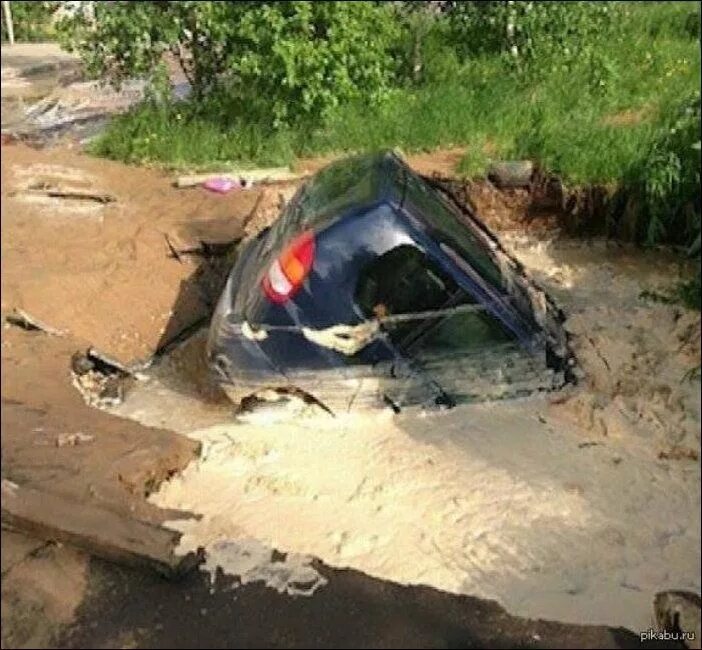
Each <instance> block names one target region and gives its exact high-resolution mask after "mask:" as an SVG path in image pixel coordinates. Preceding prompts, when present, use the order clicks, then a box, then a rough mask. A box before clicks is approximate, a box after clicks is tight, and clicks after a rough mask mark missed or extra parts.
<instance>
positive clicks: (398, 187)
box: [281, 151, 408, 233]
mask: <svg viewBox="0 0 702 650" xmlns="http://www.w3.org/2000/svg"><path fill="white" fill-rule="evenodd" d="M407 171H408V169H407V167H406V166H405V164H404V163H403V162H402V160H401V159H400V158H398V156H397V155H395V154H394V153H393V152H392V151H381V152H378V153H371V154H362V155H356V156H351V157H349V158H344V159H343V160H339V161H336V162H334V163H331V164H330V165H328V166H327V167H325V168H324V169H322V170H321V171H319V172H318V173H317V174H315V175H314V176H313V177H312V178H311V179H310V180H309V181H307V183H305V184H304V185H303V186H302V187H301V188H300V190H299V192H298V193H297V194H296V196H295V197H294V198H293V200H292V201H291V203H290V205H289V206H288V208H287V209H286V210H285V212H284V214H283V215H282V218H281V221H283V222H285V230H286V233H289V232H292V231H295V230H301V229H304V228H313V229H315V230H319V229H321V228H323V227H324V226H325V225H327V223H329V222H330V221H332V220H334V219H336V218H337V217H339V216H340V215H342V214H345V213H348V212H349V211H354V212H364V211H365V210H367V209H368V208H370V207H372V206H374V205H377V204H379V203H384V202H387V203H395V204H398V203H400V202H401V200H402V196H403V193H404V188H405V186H406V174H407Z"/></svg>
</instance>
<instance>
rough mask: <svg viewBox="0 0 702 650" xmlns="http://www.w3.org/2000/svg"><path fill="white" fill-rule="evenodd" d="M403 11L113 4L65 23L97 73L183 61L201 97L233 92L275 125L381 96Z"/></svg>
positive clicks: (118, 76) (123, 73)
mask: <svg viewBox="0 0 702 650" xmlns="http://www.w3.org/2000/svg"><path fill="white" fill-rule="evenodd" d="M395 11H396V9H395V8H394V7H391V6H384V5H378V4H376V3H372V2H182V1H181V2H110V3H99V4H98V5H97V6H96V14H95V21H94V23H91V22H90V21H88V20H86V18H85V16H83V15H81V14H78V15H76V16H74V17H71V18H68V19H65V20H64V21H62V23H61V34H62V37H63V42H64V43H65V45H66V46H67V47H69V48H71V49H73V50H75V51H77V52H78V53H79V54H80V55H81V57H82V58H83V60H84V62H85V64H86V67H87V69H88V71H89V72H90V73H92V74H93V75H95V76H98V77H107V78H108V79H109V80H111V81H112V82H113V83H115V84H120V83H121V82H122V81H124V80H125V79H126V78H128V77H131V76H150V75H153V74H154V72H155V71H156V69H157V68H158V66H159V64H160V63H161V62H162V60H163V57H164V55H166V54H170V55H171V56H173V57H174V58H175V59H176V60H178V62H179V63H180V65H181V67H182V68H183V70H184V72H185V74H186V75H187V77H188V79H189V81H190V83H191V84H192V87H193V92H194V94H195V96H196V97H203V96H204V95H206V94H207V93H208V92H209V91H212V90H213V89H222V88H227V90H228V91H229V92H231V93H233V95H234V96H235V97H237V98H238V99H239V100H240V101H241V102H246V103H248V104H249V105H250V106H251V111H252V113H254V114H263V113H268V114H269V115H270V117H271V118H272V119H273V121H274V123H275V124H277V125H279V124H284V123H290V122H293V121H295V120H297V119H300V118H302V117H305V116H309V115H323V114H324V113H326V112H327V111H329V110H330V109H332V108H333V107H334V106H336V105H338V104H339V103H340V102H345V101H348V100H351V99H355V98H359V97H363V98H365V99H367V100H368V101H369V102H374V101H377V100H379V99H381V98H382V96H383V95H384V94H385V93H386V92H387V91H388V89H389V88H390V86H391V83H392V81H393V79H394V76H395V71H396V64H395V61H394V59H393V56H392V48H393V47H394V45H395V43H396V40H397V38H398V26H397V21H396V20H395Z"/></svg>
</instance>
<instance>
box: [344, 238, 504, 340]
mask: <svg viewBox="0 0 702 650" xmlns="http://www.w3.org/2000/svg"><path fill="white" fill-rule="evenodd" d="M355 298H356V304H357V305H358V306H359V308H360V309H361V311H362V312H363V315H364V316H365V317H366V318H381V319H383V318H387V317H392V316H393V315H398V314H412V313H418V312H424V311H433V310H439V309H450V308H451V307H454V306H458V305H461V306H463V307H462V308H459V309H466V306H467V309H468V310H469V311H459V312H458V313H455V314H451V315H449V316H442V317H432V318H424V319H414V320H409V321H403V322H396V323H393V322H392V318H390V321H388V322H386V323H385V324H384V329H385V331H386V332H387V333H388V335H389V337H390V339H391V341H392V342H393V343H394V344H395V345H397V346H398V347H399V348H400V349H402V350H403V351H405V352H407V353H413V352H419V351H421V352H430V353H432V352H437V353H441V352H450V351H452V350H453V351H455V350H467V349H473V348H479V347H483V346H486V345H487V346H489V345H493V344H497V343H503V342H506V341H509V340H511V337H510V335H508V334H507V333H506V332H505V330H504V329H503V328H502V326H501V325H499V323H497V321H495V320H494V319H493V318H492V317H491V316H489V315H488V314H487V313H485V312H484V311H481V310H480V306H479V305H476V304H475V302H474V301H473V299H472V298H471V297H470V296H469V295H468V294H466V293H465V292H464V291H463V290H462V289H461V288H460V287H459V286H458V285H457V284H456V282H455V280H453V278H451V276H449V275H448V274H446V273H445V272H444V271H443V270H442V269H441V268H440V267H439V266H438V265H437V264H436V263H434V262H433V261H432V260H431V259H429V258H428V257H427V256H426V254H425V253H423V252H422V251H421V250H420V249H418V248H417V247H416V246H412V245H402V246H398V247H396V248H393V249H392V250H390V251H388V252H387V253H385V254H383V255H381V256H379V257H378V258H376V259H375V260H374V261H373V262H372V263H370V264H369V265H368V266H367V267H366V268H364V269H363V270H362V272H361V274H360V277H359V281H358V284H357V287H356V295H355ZM472 307H474V308H475V310H472V309H471V308H472Z"/></svg>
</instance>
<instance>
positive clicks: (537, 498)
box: [117, 235, 700, 630]
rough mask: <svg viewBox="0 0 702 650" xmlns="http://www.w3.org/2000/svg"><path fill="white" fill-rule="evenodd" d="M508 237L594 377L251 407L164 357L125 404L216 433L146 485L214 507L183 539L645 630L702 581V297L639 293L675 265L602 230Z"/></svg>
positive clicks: (299, 585) (188, 428)
mask: <svg viewBox="0 0 702 650" xmlns="http://www.w3.org/2000/svg"><path fill="white" fill-rule="evenodd" d="M503 239H504V241H505V244H506V245H507V246H508V248H510V249H511V250H512V252H514V254H515V255H516V256H517V257H518V258H520V259H521V261H522V262H523V263H524V264H525V266H526V267H527V268H528V269H529V270H531V271H532V273H533V274H534V275H535V276H536V278H537V279H538V280H539V281H540V282H541V283H542V284H543V285H544V286H545V287H546V288H548V289H549V291H550V292H551V293H552V294H553V295H554V296H555V297H556V298H557V300H558V301H559V303H560V304H561V306H562V307H563V308H564V309H565V311H566V313H567V314H568V317H569V318H568V322H567V326H568V328H569V329H570V331H571V332H572V335H573V341H574V346H575V349H576V353H577V354H578V355H579V358H580V361H581V364H582V366H583V369H584V370H585V374H586V379H585V381H583V382H582V383H581V385H580V386H579V387H578V389H577V390H576V391H575V392H574V393H573V394H572V395H569V396H567V399H566V396H562V397H561V398H557V400H556V401H558V402H561V403H557V404H553V403H552V401H553V400H552V399H544V398H538V399H537V398H533V399H527V400H521V401H511V402H502V403H493V404H482V405H472V406H461V407H458V408H456V409H453V410H452V411H450V412H447V413H443V414H432V415H428V414H425V413H422V412H419V411H416V410H408V411H405V412H403V413H402V414H400V415H399V416H393V415H392V414H390V413H384V414H380V415H379V414H372V415H370V414H369V415H357V416H344V417H337V418H331V417H329V416H328V415H326V414H321V413H318V412H313V411H309V410H304V409H302V407H299V406H297V405H295V404H291V405H288V406H286V407H283V408H277V409H269V410H268V411H263V412H259V413H255V414H253V415H252V416H250V418H249V419H248V421H242V420H241V419H239V420H233V419H232V417H231V411H230V407H228V406H227V405H226V404H224V403H221V402H218V401H216V400H214V399H212V398H211V399H210V401H208V402H203V401H202V400H201V399H200V397H199V394H200V391H201V389H202V386H199V384H198V381H199V380H198V378H197V376H193V375H192V374H190V375H188V373H187V372H185V371H184V370H183V368H190V369H192V367H193V365H192V364H191V363H190V362H188V363H185V364H184V365H179V364H178V363H170V361H169V360H166V361H164V364H163V365H161V366H159V367H158V368H156V369H154V371H153V373H152V377H151V379H149V381H147V382H144V383H140V384H138V386H137V387H136V388H135V389H134V390H133V391H132V392H131V393H130V394H129V395H128V396H127V399H126V401H125V403H124V404H123V405H121V406H120V407H119V408H118V410H117V412H118V413H119V414H120V415H123V416H127V417H132V418H135V419H138V420H140V421H141V422H144V423H145V424H156V425H158V426H165V427H169V428H172V429H174V430H177V431H179V432H182V433H184V434H186V435H188V436H190V437H192V438H194V439H196V440H198V441H200V442H201V443H202V446H203V451H202V456H201V458H200V459H199V460H198V461H195V462H193V463H192V464H191V465H190V466H189V467H188V468H187V469H186V470H185V471H184V472H183V473H182V474H181V475H179V476H176V477H174V478H173V479H172V480H170V481H169V482H168V483H167V484H165V485H163V486H162V488H161V490H160V491H159V492H158V493H156V494H155V495H153V496H152V500H153V502H154V503H155V504H157V505H160V506H163V507H171V508H179V509H185V510H192V511H194V512H197V513H198V514H200V515H202V517H201V518H200V519H199V520H187V521H177V522H172V523H171V525H172V526H173V527H175V528H178V529H179V530H181V531H182V532H183V533H184V536H183V539H182V542H181V544H182V547H183V548H182V550H183V551H184V552H185V551H187V550H190V549H193V548H195V547H197V546H205V547H206V549H207V551H208V567H209V568H210V569H211V570H213V571H214V570H215V568H216V567H217V566H220V567H222V568H223V570H224V571H226V572H229V573H232V574H235V575H241V576H245V581H249V582H250V581H256V580H261V581H263V582H265V583H266V584H268V585H269V586H270V587H272V588H275V589H278V590H279V591H285V592H287V593H291V594H305V593H312V592H314V591H315V590H316V589H322V590H323V588H324V581H323V578H322V577H321V576H319V575H318V574H315V571H314V569H313V568H312V566H311V565H310V562H309V559H310V557H311V556H314V557H319V558H321V559H323V560H324V561H325V562H326V563H328V564H330V565H334V566H341V567H353V568H356V569H359V570H361V571H364V572H366V573H368V574H370V575H373V576H377V577H382V578H385V579H390V580H394V581H398V582H401V583H411V584H428V585H432V586H434V587H437V588H440V589H444V590H447V591H451V592H456V593H468V594H474V595H478V596H482V597H489V598H495V599H496V600H498V601H499V602H500V603H501V604H503V605H504V606H505V607H506V608H507V609H508V610H509V611H510V612H511V613H514V614H519V615H525V616H529V617H543V618H552V619H559V620H562V621H567V622H579V623H605V624H610V625H624V626H627V627H629V628H632V629H635V630H639V629H645V628H647V627H648V625H649V624H650V613H651V603H652V598H653V594H654V593H655V592H656V591H659V590H661V589H666V588H673V589H690V590H692V591H699V589H700V584H699V575H700V557H699V545H700V493H699V481H700V468H699V464H698V462H696V461H693V460H691V459H694V458H695V454H697V455H698V454H699V446H700V441H699V429H700V399H699V389H700V385H699V379H694V378H693V379H689V378H686V373H688V372H689V371H690V370H691V369H692V368H694V367H695V366H698V365H699V314H693V313H689V312H686V311H685V310H682V309H680V308H678V307H673V306H669V305H662V304H658V303H651V302H648V301H646V300H644V299H642V298H641V297H640V296H641V292H642V291H644V290H649V291H651V290H663V289H666V288H668V287H669V286H670V284H671V283H672V282H674V281H675V280H676V278H677V274H678V272H679V269H678V268H677V266H676V264H675V262H674V261H673V259H672V258H670V257H667V256H665V255H662V254H653V253H651V254H647V255H642V254H640V253H634V252H629V251H626V250H623V249H620V248H616V247H615V248H612V247H610V246H606V245H604V244H601V243H600V244H594V245H592V246H590V247H584V246H582V245H577V246H576V245H574V244H571V243H568V242H561V243H559V244H557V245H553V244H548V243H544V242H535V241H530V240H526V239H524V238H520V237H518V236H509V235H508V236H505V237H504V238H503ZM197 354H198V352H197V345H196V344H195V345H193V346H192V347H191V348H187V346H186V348H185V349H184V350H182V351H181V352H180V355H181V356H182V358H183V359H188V358H190V355H194V357H197ZM169 364H170V365H169ZM179 367H180V368H181V370H180V371H179V370H178V368H179ZM195 374H196V375H197V373H195ZM554 397H556V396H554ZM252 549H253V551H252ZM266 549H268V550H266ZM272 549H277V550H279V551H282V552H284V553H289V554H290V555H289V558H290V560H289V562H288V561H286V560H282V561H281V559H280V556H279V555H277V554H274V553H273V552H272ZM254 551H255V552H254Z"/></svg>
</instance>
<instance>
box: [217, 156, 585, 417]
mask: <svg viewBox="0 0 702 650" xmlns="http://www.w3.org/2000/svg"><path fill="white" fill-rule="evenodd" d="M563 320H564V318H563V314H562V313H561V312H560V310H558V309H557V308H556V307H555V305H554V304H553V302H552V301H551V300H550V298H549V297H548V296H547V295H546V294H545V293H544V292H543V291H541V290H540V289H539V288H538V287H537V286H536V285H534V283H533V282H532V281H531V280H530V279H529V278H528V277H527V275H526V274H525V272H524V270H523V268H522V267H521V265H520V264H519V263H518V262H516V261H515V260H514V259H512V258H511V257H510V256H509V255H508V254H507V253H506V252H505V251H504V250H503V248H502V247H501V246H500V244H499V243H498V241H497V239H496V238H495V237H494V236H493V235H492V234H491V233H490V232H489V231H488V230H487V228H486V227H485V226H484V225H483V224H482V223H481V222H480V221H479V220H478V219H477V218H476V216H475V215H474V214H472V212H471V210H470V209H469V208H467V207H466V206H465V205H461V204H460V203H458V202H457V201H456V200H454V199H453V197H452V196H451V195H450V193H448V192H447V191H446V190H444V189H442V186H441V185H440V184H439V183H437V182H435V181H433V180H431V179H428V178H424V177H421V176H419V175H417V174H416V173H415V172H414V171H412V170H411V169H410V168H409V167H408V166H407V165H406V164H405V163H404V162H403V161H402V160H401V159H400V158H399V157H398V156H397V155H395V154H394V153H391V152H384V153H379V154H373V155H363V156H356V157H352V158H348V159H345V160H342V161H339V162H336V163H333V164H331V165H330V166H328V167H326V168H325V169H323V170H322V171H320V172H319V173H317V174H316V175H315V176H314V177H313V178H311V179H310V180H309V181H308V182H307V183H306V184H304V185H303V186H302V187H301V188H300V189H299V191H298V192H297V194H296V195H295V196H294V197H293V199H292V200H291V201H290V203H289V204H288V205H287V206H286V207H285V209H284V210H283V212H282V214H281V216H280V218H279V219H278V220H277V221H276V222H275V223H274V224H273V225H272V226H271V227H270V228H268V229H266V230H264V231H262V232H261V233H260V234H259V235H258V236H257V237H256V238H255V239H252V240H250V241H248V242H247V243H246V244H245V245H244V246H243V247H242V249H241V250H240V252H239V255H238V258H237V261H236V263H235V264H234V267H233V269H232V271H231V273H230V275H229V277H228V280H227V283H226V287H225V288H224V291H223V293H222V296H221V298H220V299H219V302H218V305H217V307H216V310H215V312H214V315H213V318H212V322H211V326H210V332H209V337H208V343H207V356H208V363H209V365H210V367H211V368H212V371H213V372H214V374H215V376H216V378H217V380H218V381H219V383H220V384H221V385H222V387H223V388H224V390H225V392H227V394H228V395H229V396H230V397H231V399H232V400H233V401H234V402H237V403H240V402H241V401H242V400H243V399H244V398H247V397H250V396H261V395H271V394H285V393H289V392H299V393H301V394H303V395H305V396H308V397H310V398H311V399H313V400H315V401H317V402H319V403H321V404H322V405H323V406H324V407H326V408H327V409H329V410H331V411H332V412H339V411H347V410H349V409H351V408H368V407H374V406H390V407H391V408H393V409H394V410H396V411H397V410H399V409H401V408H402V407H404V406H408V405H411V404H420V405H423V406H428V407H451V406H453V405H455V404H457V403H459V402H465V401H483V400H491V399H499V398H505V397H515V396H522V395H528V394H531V393H534V392H536V391H545V390H554V389H558V388H560V387H562V386H563V385H564V384H565V383H566V382H571V381H574V377H575V374H574V369H575V360H574V357H573V355H572V353H571V352H570V348H569V345H568V339H567V335H566V333H565V331H564V329H563V327H562V323H563Z"/></svg>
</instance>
